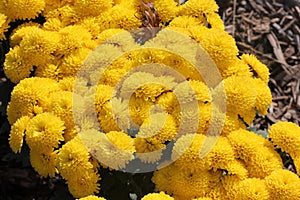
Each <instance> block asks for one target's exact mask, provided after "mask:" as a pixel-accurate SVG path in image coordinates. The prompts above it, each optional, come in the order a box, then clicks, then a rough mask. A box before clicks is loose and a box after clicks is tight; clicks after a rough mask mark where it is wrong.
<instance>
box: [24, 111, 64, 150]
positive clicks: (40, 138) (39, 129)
mask: <svg viewBox="0 0 300 200" xmlns="http://www.w3.org/2000/svg"><path fill="white" fill-rule="evenodd" d="M64 129H65V126H64V122H63V121H62V120H61V119H60V118H59V117H57V116H55V115H53V114H52V113H47V112H46V113H42V114H39V115H37V116H35V117H33V118H32V119H31V120H30V121H29V123H28V125H27V128H26V143H27V144H28V146H29V147H30V149H35V150H37V151H42V150H52V149H53V148H57V147H58V145H59V144H60V142H61V141H64V137H63V131H64Z"/></svg>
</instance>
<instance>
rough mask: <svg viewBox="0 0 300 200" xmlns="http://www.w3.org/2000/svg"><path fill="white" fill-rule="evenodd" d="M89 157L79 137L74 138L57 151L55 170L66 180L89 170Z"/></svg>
mask: <svg viewBox="0 0 300 200" xmlns="http://www.w3.org/2000/svg"><path fill="white" fill-rule="evenodd" d="M89 159H90V155H89V152H88V150H87V148H86V147H85V146H84V143H82V141H81V139H80V137H79V136H76V137H74V138H73V139H72V140H70V141H68V142H67V143H66V144H64V145H63V146H62V148H60V149H59V152H58V154H57V157H56V162H57V165H56V166H57V169H58V171H59V173H60V174H61V176H62V177H63V178H65V179H67V180H69V179H70V178H72V177H73V176H75V175H77V174H80V173H81V174H82V172H84V171H87V170H89V169H93V165H92V164H91V163H90V162H89Z"/></svg>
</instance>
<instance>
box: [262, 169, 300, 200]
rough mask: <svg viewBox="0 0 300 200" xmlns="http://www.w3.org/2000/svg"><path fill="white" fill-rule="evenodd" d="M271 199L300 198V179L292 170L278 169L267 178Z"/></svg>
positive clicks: (294, 199) (292, 199) (291, 199)
mask: <svg viewBox="0 0 300 200" xmlns="http://www.w3.org/2000/svg"><path fill="white" fill-rule="evenodd" d="M265 182H266V186H267V190H268V191H269V194H270V199H278V200H285V199H290V200H296V199H300V179H299V177H298V176H297V175H296V174H294V173H293V172H291V171H288V170H284V169H278V170H275V171H273V172H272V173H271V174H270V175H269V176H267V177H266V178H265Z"/></svg>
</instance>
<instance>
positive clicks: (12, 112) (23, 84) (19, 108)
mask: <svg viewBox="0 0 300 200" xmlns="http://www.w3.org/2000/svg"><path fill="white" fill-rule="evenodd" d="M59 90H60V88H59V87H58V84H57V82H56V81H54V80H51V79H48V78H38V77H33V78H26V79H24V80H22V81H20V83H19V84H18V85H17V86H15V87H14V90H13V91H12V94H11V100H10V102H9V105H8V108H7V116H8V121H9V123H10V124H13V123H14V122H15V121H17V119H19V118H20V117H22V116H29V117H30V118H32V117H33V116H35V115H37V114H39V113H42V112H43V111H44V110H45V108H46V105H47V104H48V97H49V95H51V93H53V92H56V91H59Z"/></svg>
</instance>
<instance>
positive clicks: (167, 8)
mask: <svg viewBox="0 0 300 200" xmlns="http://www.w3.org/2000/svg"><path fill="white" fill-rule="evenodd" d="M177 6H178V3H176V2H175V1H174V0H167V1H166V0H155V1H154V8H155V11H156V12H157V14H158V16H159V18H160V19H161V20H162V21H163V22H169V21H171V20H172V19H174V18H175V17H176V16H177V15H178V7H177Z"/></svg>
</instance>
